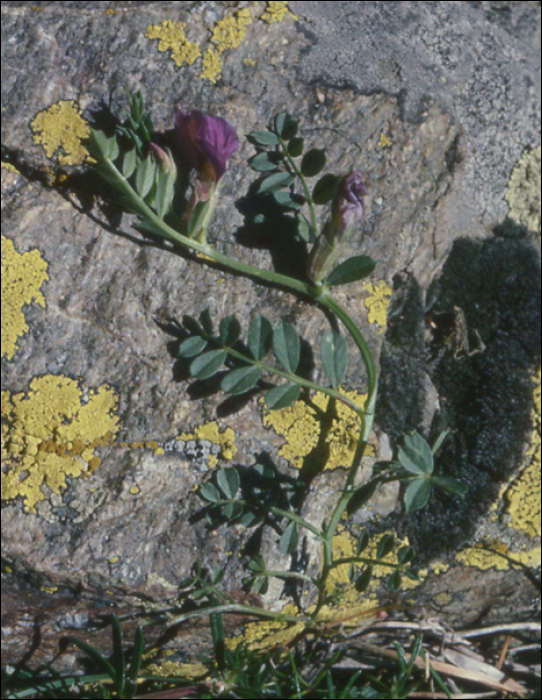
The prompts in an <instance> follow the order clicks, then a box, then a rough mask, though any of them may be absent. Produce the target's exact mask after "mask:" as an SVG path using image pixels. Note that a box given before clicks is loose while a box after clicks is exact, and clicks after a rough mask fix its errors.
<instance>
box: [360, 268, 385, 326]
mask: <svg viewBox="0 0 542 700" xmlns="http://www.w3.org/2000/svg"><path fill="white" fill-rule="evenodd" d="M362 287H363V289H364V290H365V291H366V292H368V294H369V296H368V297H366V298H365V306H366V308H367V310H368V312H369V313H368V319H369V323H376V325H377V326H378V327H379V332H380V333H384V331H385V330H386V320H387V317H388V306H389V305H390V301H391V289H390V288H389V286H388V285H387V284H386V282H384V280H382V281H381V282H375V283H374V284H373V283H372V282H363V283H362Z"/></svg>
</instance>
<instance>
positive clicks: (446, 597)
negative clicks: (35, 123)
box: [433, 591, 453, 607]
mask: <svg viewBox="0 0 542 700" xmlns="http://www.w3.org/2000/svg"><path fill="white" fill-rule="evenodd" d="M452 600H453V597H452V596H451V595H450V593H448V592H447V591H445V592H443V593H437V595H436V596H435V597H434V598H433V603H435V605H438V606H439V607H443V606H445V605H449V604H450V603H451V602H452Z"/></svg>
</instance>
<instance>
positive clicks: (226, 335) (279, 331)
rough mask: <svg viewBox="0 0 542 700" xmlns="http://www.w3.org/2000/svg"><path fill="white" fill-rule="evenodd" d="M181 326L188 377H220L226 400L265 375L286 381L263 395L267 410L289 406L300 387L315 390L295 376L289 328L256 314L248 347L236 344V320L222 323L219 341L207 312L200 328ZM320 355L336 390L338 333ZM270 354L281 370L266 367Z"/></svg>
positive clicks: (341, 371)
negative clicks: (187, 361)
mask: <svg viewBox="0 0 542 700" xmlns="http://www.w3.org/2000/svg"><path fill="white" fill-rule="evenodd" d="M183 326H184V330H185V331H186V333H187V334H188V337H187V338H185V339H184V340H182V341H181V343H180V344H179V348H178V350H177V356H178V357H182V358H186V359H191V360H192V361H191V364H190V375H191V376H192V377H195V378H197V379H208V378H210V377H212V376H214V375H215V374H217V373H218V372H220V371H223V372H224V374H223V376H222V377H221V380H220V387H221V389H222V390H223V391H225V392H226V393H227V394H232V395H237V394H245V393H247V392H248V391H251V390H253V389H254V388H256V387H257V386H259V385H260V380H261V378H262V373H263V372H265V373H266V375H269V374H273V373H275V374H278V375H279V376H283V377H284V378H285V379H286V380H287V381H286V382H285V383H283V384H280V385H279V386H275V387H273V388H271V389H269V390H268V391H267V393H266V395H265V403H266V406H267V408H268V409H269V410H271V409H275V410H278V409H281V408H287V407H288V406H291V405H292V404H293V403H295V402H296V401H297V400H298V399H299V396H300V391H301V387H302V386H305V387H309V388H315V389H318V388H319V387H318V386H317V385H314V384H313V383H312V382H310V381H308V380H305V379H304V378H303V377H301V376H299V375H297V374H296V371H297V368H298V366H299V362H300V358H301V339H300V337H299V335H298V333H297V331H296V329H295V327H294V326H292V325H291V324H290V323H286V322H285V321H281V322H280V323H279V325H278V326H277V327H276V328H273V326H272V324H271V322H270V321H269V320H268V319H267V318H265V316H262V315H261V314H258V315H257V316H256V317H255V318H254V319H253V321H252V322H251V324H250V326H249V329H248V333H247V339H246V343H245V342H243V341H241V340H240V336H241V324H240V322H239V320H238V319H237V318H236V317H235V316H234V315H230V316H227V317H226V318H223V319H222V320H221V321H220V324H219V333H218V336H215V335H214V333H213V324H212V321H211V317H210V314H209V310H208V309H206V310H205V311H204V312H203V314H202V315H201V316H200V321H199V322H198V321H196V319H194V318H192V317H191V316H185V317H184V318H183ZM321 349H322V353H321V354H322V362H323V365H324V369H325V371H326V374H327V376H328V377H329V379H330V382H331V386H332V387H333V389H337V388H338V386H339V384H340V383H341V382H342V380H343V379H344V375H345V373H346V366H347V360H348V356H347V348H346V341H345V339H344V338H343V337H342V336H341V335H340V334H338V333H335V332H332V333H331V335H330V334H329V333H328V334H326V335H324V338H323V340H322V348H321ZM271 351H272V352H273V354H274V356H275V359H276V360H277V361H278V362H279V363H280V365H281V367H282V369H279V368H278V367H276V366H275V365H271V364H269V363H267V362H264V359H265V358H266V357H267V355H269V353H270V352H271ZM324 390H325V389H324ZM337 396H339V394H337Z"/></svg>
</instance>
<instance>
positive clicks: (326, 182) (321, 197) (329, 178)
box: [312, 173, 341, 204]
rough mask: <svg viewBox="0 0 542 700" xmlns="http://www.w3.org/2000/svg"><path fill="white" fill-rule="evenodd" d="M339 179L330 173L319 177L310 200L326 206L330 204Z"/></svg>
mask: <svg viewBox="0 0 542 700" xmlns="http://www.w3.org/2000/svg"><path fill="white" fill-rule="evenodd" d="M340 179H341V178H340V177H339V176H338V175H332V174H331V173H328V174H327V175H324V176H323V177H321V178H320V179H319V180H318V182H317V183H316V184H315V185H314V189H313V190H312V199H313V201H314V203H315V204H327V203H328V202H331V200H332V199H333V195H334V194H335V190H336V189H337V184H338V182H339V180H340Z"/></svg>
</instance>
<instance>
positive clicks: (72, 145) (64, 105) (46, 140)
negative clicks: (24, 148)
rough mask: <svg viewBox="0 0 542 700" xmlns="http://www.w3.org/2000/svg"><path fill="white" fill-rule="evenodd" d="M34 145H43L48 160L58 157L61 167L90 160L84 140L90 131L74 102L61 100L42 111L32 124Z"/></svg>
mask: <svg viewBox="0 0 542 700" xmlns="http://www.w3.org/2000/svg"><path fill="white" fill-rule="evenodd" d="M30 128H31V129H32V131H33V133H34V143H37V144H41V145H42V146H43V148H44V150H45V154H46V155H47V158H52V157H53V156H54V155H55V154H57V155H58V162H59V163H60V165H80V164H81V163H83V162H84V161H85V160H86V159H87V157H88V151H87V149H86V148H85V147H84V146H83V143H82V141H83V139H86V138H88V136H89V135H90V129H89V126H88V124H87V123H86V121H85V120H84V119H83V117H82V116H81V110H80V109H79V107H78V106H77V105H76V103H75V102H74V101H73V100H61V101H60V102H57V103H56V104H53V105H51V107H49V108H48V109H45V110H43V111H42V112H39V114H37V115H36V117H35V118H34V120H33V121H32V122H31V124H30Z"/></svg>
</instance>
